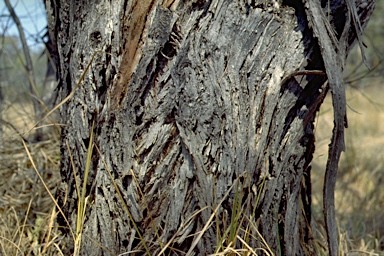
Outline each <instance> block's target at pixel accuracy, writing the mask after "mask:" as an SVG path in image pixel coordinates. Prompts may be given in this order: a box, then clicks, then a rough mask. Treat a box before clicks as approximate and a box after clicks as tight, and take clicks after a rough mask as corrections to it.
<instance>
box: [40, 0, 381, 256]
mask: <svg viewBox="0 0 384 256" xmlns="http://www.w3.org/2000/svg"><path fill="white" fill-rule="evenodd" d="M60 2H62V1H60ZM264 2H265V1H260V3H259V1H245V2H244V1H229V0H228V1H222V0H217V1H164V3H163V2H162V1H155V0H153V1H141V2H140V1H138V2H136V1H122V0H121V1H113V3H111V2H109V1H98V2H96V1H95V2H87V3H86V2H78V3H71V4H69V3H63V2H62V3H59V1H47V2H46V4H47V6H48V8H47V10H51V12H48V15H50V17H51V18H50V19H49V20H50V24H49V27H50V30H51V32H52V31H53V32H54V33H53V34H54V35H55V37H54V38H55V43H56V44H57V47H58V49H57V50H58V53H59V65H58V70H59V73H60V91H59V93H60V95H61V98H62V99H64V98H65V97H66V96H68V95H69V94H70V93H71V92H72V91H73V90H76V91H75V93H74V95H73V97H71V98H70V99H68V100H66V102H65V104H64V105H63V106H62V108H61V117H62V121H61V122H62V123H64V124H65V126H64V127H63V130H62V143H61V145H62V146H61V147H62V149H61V150H62V168H61V175H62V184H61V186H60V188H59V193H58V197H59V200H60V203H61V205H63V210H64V212H65V213H66V214H67V217H68V219H69V222H70V223H71V225H72V228H74V226H75V223H76V209H77V200H78V198H77V195H76V191H75V182H74V174H73V168H72V164H71V159H70V155H71V156H72V157H73V162H74V163H75V170H76V174H77V177H78V178H79V181H78V182H79V184H81V183H82V179H83V178H84V175H83V173H84V170H85V165H86V156H87V147H88V144H89V139H90V134H91V127H92V124H93V123H94V129H93V131H92V133H93V134H94V137H95V140H94V143H95V145H96V147H95V148H98V149H99V150H100V153H99V152H98V151H97V150H94V151H93V155H92V162H91V172H90V174H89V175H90V176H89V177H88V179H87V195H89V202H90V203H89V204H88V207H87V210H86V220H85V226H84V230H83V242H82V247H81V252H82V254H83V255H107V254H109V252H111V253H112V254H119V253H124V252H128V251H131V250H139V251H140V252H142V253H144V248H143V243H142V241H139V239H137V237H138V233H140V234H141V235H142V237H143V241H145V242H146V245H147V246H148V248H149V251H150V253H152V254H157V253H159V252H160V251H161V250H162V248H164V245H165V244H167V243H168V242H170V245H169V246H168V249H167V250H166V252H167V253H171V254H178V252H179V251H183V252H187V251H189V252H190V253H195V254H196V255H206V254H209V253H213V252H214V251H215V248H216V247H217V246H218V245H219V242H218V240H217V237H216V236H217V233H218V232H221V233H222V234H223V233H224V231H225V230H224V229H225V227H228V226H229V221H230V219H231V214H232V212H233V211H234V210H235V209H236V202H237V199H238V197H239V196H238V195H241V209H242V213H243V214H244V216H247V217H248V218H249V219H246V218H245V219H243V220H242V221H241V222H240V221H239V226H240V227H242V228H246V227H247V225H249V222H252V224H253V225H255V227H256V228H257V229H258V231H259V232H260V234H261V235H262V237H263V238H264V239H265V241H266V242H267V244H268V246H269V247H270V248H271V249H272V250H273V252H274V253H276V254H283V255H304V254H305V255H307V254H316V249H315V247H314V245H313V244H312V243H311V238H312V234H311V233H310V227H309V226H308V223H309V224H310V221H311V215H310V195H311V189H310V162H311V160H312V153H313V151H314V134H313V129H314V127H313V121H314V118H315V115H316V112H317V110H318V109H319V106H320V105H321V103H322V101H323V99H324V97H325V95H326V92H327V90H328V85H327V83H325V82H326V79H327V77H326V76H325V74H327V75H328V76H329V73H328V69H329V66H328V64H327V62H326V61H323V59H324V58H325V56H324V51H323V50H322V48H321V47H319V45H320V46H322V45H321V40H318V34H316V33H315V34H314V32H313V30H312V29H313V28H312V27H309V25H308V21H310V22H311V18H309V17H310V15H309V14H308V10H306V9H305V6H304V4H302V3H301V2H299V1H286V2H284V1H283V3H280V6H279V8H278V9H276V8H277V7H278V6H268V5H266V4H265V3H264ZM327 2H329V1H324V5H323V6H321V7H319V8H324V10H327V9H328V8H327V6H326V3H327ZM330 3H331V6H330V9H331V10H332V13H330V14H329V15H328V17H330V18H331V24H332V26H333V29H334V30H335V31H336V32H338V31H341V32H342V31H344V27H345V26H346V24H345V23H346V21H348V19H347V18H346V17H347V16H346V13H348V11H347V10H348V9H347V7H346V3H345V2H343V1H330ZM364 3H365V5H363V4H364ZM373 3H374V2H373V1H369V2H368V1H358V5H357V10H358V11H359V14H360V16H361V17H360V18H361V21H362V25H364V24H366V22H367V20H368V19H367V17H369V15H370V13H371V11H372V9H373ZM343 15H344V16H343ZM312 21H313V20H312ZM347 25H348V24H347ZM346 33H347V34H346V38H347V41H346V42H347V43H346V46H348V47H346V51H345V54H340V53H337V54H339V55H338V56H340V58H342V60H344V59H345V58H346V53H347V52H348V51H349V47H350V46H351V45H352V44H353V43H354V41H355V38H356V31H355V30H354V26H351V27H350V28H349V29H348V31H347V32H346ZM336 40H339V38H337V39H336ZM322 47H323V46H322ZM324 63H325V64H324ZM88 65H90V68H89V69H88V68H87V67H88ZM84 72H86V74H85V76H83V74H84ZM79 81H80V82H81V84H80V85H79V84H78V83H79ZM331 90H333V89H332V87H331ZM336 143H338V142H336ZM67 145H69V147H68V146H67ZM336 165H337V163H336ZM109 173H111V175H110V174H109ZM233 184H234V187H232V185H233ZM117 190H118V192H119V193H121V195H122V197H123V198H122V199H121V198H120V197H119V195H118V193H117ZM228 191H229V196H226V193H227V192H228ZM141 192H142V193H143V194H141ZM258 196H260V197H259V199H258ZM216 207H217V208H218V211H217V212H215V217H214V222H213V223H212V225H210V226H209V227H208V229H206V230H205V232H204V233H203V234H201V235H200V234H199V231H201V230H202V229H203V227H204V226H205V225H206V224H207V223H208V222H209V220H210V219H211V215H212V212H213V209H215V208H216ZM199 210H200V211H199ZM130 215H131V216H132V218H130ZM63 223H65V222H64V221H63ZM134 224H135V225H137V227H138V230H136V229H135V226H134ZM241 232H242V231H240V233H241ZM249 232H250V233H251V234H252V236H250V238H249V240H248V243H249V245H250V246H252V247H253V248H263V247H265V245H263V243H261V242H260V241H261V239H260V236H259V235H258V234H257V233H256V230H255V228H253V229H250V231H249ZM199 235H200V236H201V237H200V236H199ZM67 238H68V239H67V242H68V250H69V251H70V250H71V246H73V244H72V243H73V241H71V238H70V235H69V233H68V236H67ZM198 238H199V239H198ZM71 244H72V245H71ZM98 245H101V246H102V247H101V246H98ZM195 245H196V247H194V246H195ZM238 245H239V246H240V243H239V242H238Z"/></svg>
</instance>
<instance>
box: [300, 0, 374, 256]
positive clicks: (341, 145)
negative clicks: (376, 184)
mask: <svg viewBox="0 0 384 256" xmlns="http://www.w3.org/2000/svg"><path fill="white" fill-rule="evenodd" d="M352 1H353V0H346V5H347V8H346V9H347V10H348V13H347V14H346V16H347V19H346V22H345V25H344V29H343V32H342V34H341V36H340V37H339V40H338V39H337V35H336V34H335V29H334V28H333V27H332V25H331V24H330V23H329V20H328V18H327V17H326V15H325V14H324V12H323V10H322V8H321V3H320V2H319V1H318V0H304V1H303V2H304V4H305V6H306V13H307V19H308V23H309V26H310V27H311V28H312V30H313V33H314V36H315V37H316V38H317V39H318V42H319V46H320V49H321V53H322V58H323V61H324V65H325V70H326V73H327V78H328V82H329V86H330V88H331V92H332V104H333V109H334V128H333V135H332V139H331V143H330V145H329V151H328V161H327V166H326V172H325V178H324V190H323V191H324V197H323V204H324V217H325V224H326V229H327V238H328V248H329V254H330V255H331V256H333V255H338V232H337V223H336V216H335V198H334V197H335V195H334V194H335V186H336V178H337V171H338V164H339V159H340V155H341V152H342V151H344V150H345V141H344V127H345V128H347V126H348V124H347V115H346V98H345V88H344V81H343V74H342V71H343V68H344V62H345V59H346V58H347V54H348V51H347V49H348V48H349V45H348V40H349V38H348V33H349V30H350V28H351V27H354V28H355V31H356V37H357V38H356V39H358V41H359V43H360V46H362V41H361V40H362V39H361V33H362V32H361V31H362V28H361V25H360V19H359V17H358V15H357V12H356V7H355V3H354V2H353V3H351V2H352ZM371 2H372V3H373V2H374V1H371ZM372 3H371V4H372ZM351 16H353V24H351ZM352 25H354V26H352ZM362 51H363V50H362ZM364 62H365V56H364Z"/></svg>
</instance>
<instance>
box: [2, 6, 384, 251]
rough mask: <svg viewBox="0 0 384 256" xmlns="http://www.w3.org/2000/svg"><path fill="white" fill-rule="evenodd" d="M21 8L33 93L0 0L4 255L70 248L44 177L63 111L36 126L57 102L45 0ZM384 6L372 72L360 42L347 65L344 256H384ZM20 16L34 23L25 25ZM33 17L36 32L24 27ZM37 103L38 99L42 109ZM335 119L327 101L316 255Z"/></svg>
mask: <svg viewBox="0 0 384 256" xmlns="http://www.w3.org/2000/svg"><path fill="white" fill-rule="evenodd" d="M0 1H3V0H0ZM26 3H29V4H26ZM17 6H19V7H20V6H21V7H24V9H26V11H25V10H24V15H22V16H20V20H21V21H22V25H23V28H24V32H26V37H27V43H28V46H29V50H30V56H31V59H32V62H33V67H34V72H33V81H34V86H35V90H31V88H30V81H31V79H30V78H31V77H30V73H29V72H28V70H27V69H26V58H25V53H24V52H23V50H22V42H21V41H20V37H19V34H18V31H17V30H16V29H15V24H14V21H13V19H12V17H11V16H10V14H9V11H8V10H7V8H6V6H5V5H4V4H2V5H1V4H0V24H1V27H0V177H1V178H0V255H17V254H19V255H58V254H60V252H61V249H60V248H62V246H65V245H63V244H61V238H60V232H59V231H58V227H57V225H56V224H55V221H54V220H55V218H56V216H57V212H56V209H55V207H54V205H53V204H52V200H51V198H50V197H49V195H48V193H47V191H46V189H45V187H44V185H43V183H42V182H41V181H40V179H39V177H38V174H39V175H41V176H42V177H43V179H44V183H45V185H46V186H47V187H48V188H49V189H50V191H51V192H52V193H53V194H54V192H55V188H56V187H57V185H58V182H59V180H60V177H59V166H60V164H59V128H58V127H59V126H60V124H58V119H57V116H55V115H53V116H50V117H49V118H48V119H47V120H44V121H43V122H40V123H39V124H38V129H33V130H32V131H30V130H31V128H33V127H34V125H35V124H36V121H38V120H40V119H41V118H42V117H43V116H44V114H46V113H47V112H48V111H49V109H52V107H53V100H54V99H55V85H56V81H55V79H54V77H52V76H51V75H52V74H51V72H48V64H49V61H50V58H49V55H48V54H47V53H48V51H47V50H46V47H45V43H47V42H48V38H47V37H46V32H47V31H46V28H45V25H44V24H45V23H46V22H44V21H43V22H41V19H45V16H44V15H45V13H44V7H43V5H42V1H38V0H35V1H32V0H30V1H26V0H24V1H22V0H20V1H18V2H17V5H16V8H15V10H16V13H18V11H19V9H18V7H17ZM26 6H28V8H26ZM383 12H384V1H380V0H379V1H378V2H377V6H376V10H375V12H374V14H373V16H372V18H371V21H370V23H369V25H368V27H367V29H366V31H365V37H364V43H365V44H366V45H367V48H366V49H365V54H366V56H367V58H368V64H369V67H370V68H371V69H370V70H369V69H367V67H366V66H365V65H364V64H363V62H362V55H361V51H360V49H359V47H357V46H356V47H355V48H354V49H353V51H352V52H351V53H350V56H349V58H348V63H347V67H346V69H345V80H346V90H347V104H348V119H349V128H348V129H347V131H346V152H345V153H344V154H343V155H342V159H341V162H340V171H339V177H338V183H337V191H336V200H337V218H338V222H339V236H340V255H384V220H383V218H384V189H383V188H382V187H381V184H382V183H383V181H384V164H383V163H384V125H383V123H384V100H383V99H384V89H383V81H384V65H383V61H384V26H383V24H384V16H383V15H382V13H383ZM24 16H25V17H29V18H28V19H27V20H28V21H25V19H24V21H23V17H24ZM25 17H24V18H25ZM28 22H29V23H32V24H34V26H35V27H36V28H37V29H35V30H33V31H32V32H31V31H30V30H28V29H26V27H27V24H29V23H28ZM37 24H39V25H37ZM41 24H43V25H41ZM29 25H31V24H29ZM47 72H48V74H47ZM33 102H35V103H36V102H37V103H38V104H39V106H40V107H39V109H38V111H39V113H36V109H35V108H34V107H33ZM332 115H333V111H332V104H331V99H330V97H327V99H326V101H325V102H324V104H323V106H322V108H321V110H320V113H319V115H318V119H317V121H316V138H317V142H316V151H315V154H314V161H313V169H312V183H313V184H312V185H313V198H312V199H313V212H314V213H313V214H314V221H313V223H312V224H313V233H314V235H315V237H316V239H317V240H318V244H319V253H320V254H326V251H325V250H326V249H325V248H326V244H325V241H326V237H325V231H324V227H323V215H322V201H321V200H322V181H323V176H324V169H325V164H326V159H327V150H328V144H329V142H330V137H331V132H332V127H333V116H332ZM36 133H38V136H36ZM23 140H24V142H26V143H27V144H26V145H27V148H28V151H29V152H30V156H28V154H27V151H26V148H25V146H23V144H22V141H23ZM31 160H33V161H34V164H35V165H36V169H35V168H34V167H33V166H32V164H31Z"/></svg>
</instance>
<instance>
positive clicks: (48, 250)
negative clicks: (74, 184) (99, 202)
mask: <svg viewBox="0 0 384 256" xmlns="http://www.w3.org/2000/svg"><path fill="white" fill-rule="evenodd" d="M6 110H7V111H5V112H3V118H4V119H5V121H7V122H9V123H11V124H12V125H13V128H11V127H10V126H9V125H4V134H3V141H2V145H3V147H2V148H1V149H0V159H1V160H0V175H1V178H0V254H1V255H47V254H48V255H60V253H59V252H60V234H59V232H58V229H57V225H56V224H55V219H56V216H57V213H56V210H55V208H54V207H53V204H52V200H51V199H50V198H49V196H48V193H47V192H46V190H45V189H44V187H43V186H42V183H41V182H40V180H39V178H38V176H37V175H36V172H35V170H34V169H33V168H32V166H31V162H30V160H29V159H28V156H27V154H26V151H25V148H24V147H23V144H22V139H21V137H20V136H19V135H18V134H17V132H16V131H15V129H16V130H18V131H19V132H20V133H22V132H23V131H25V130H26V129H28V128H31V124H32V123H33V122H32V121H31V118H30V117H31V114H30V113H31V112H30V111H31V107H29V106H28V105H25V106H24V105H21V104H13V105H8V108H7V109H6ZM14 128H15V129H14ZM45 132H46V134H45V135H46V136H45V137H47V138H49V139H47V140H44V141H40V142H35V143H30V144H29V146H28V147H29V151H30V152H31V154H32V157H33V158H34V159H35V160H36V162H37V168H38V171H39V173H40V175H41V176H42V177H43V179H44V180H45V183H46V185H47V186H48V188H49V189H50V190H51V191H52V192H54V191H55V188H56V187H57V184H58V181H59V147H58V146H59V143H58V135H57V130H56V131H53V132H52V130H45ZM24 137H25V138H27V139H29V137H30V136H29V134H25V135H24Z"/></svg>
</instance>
